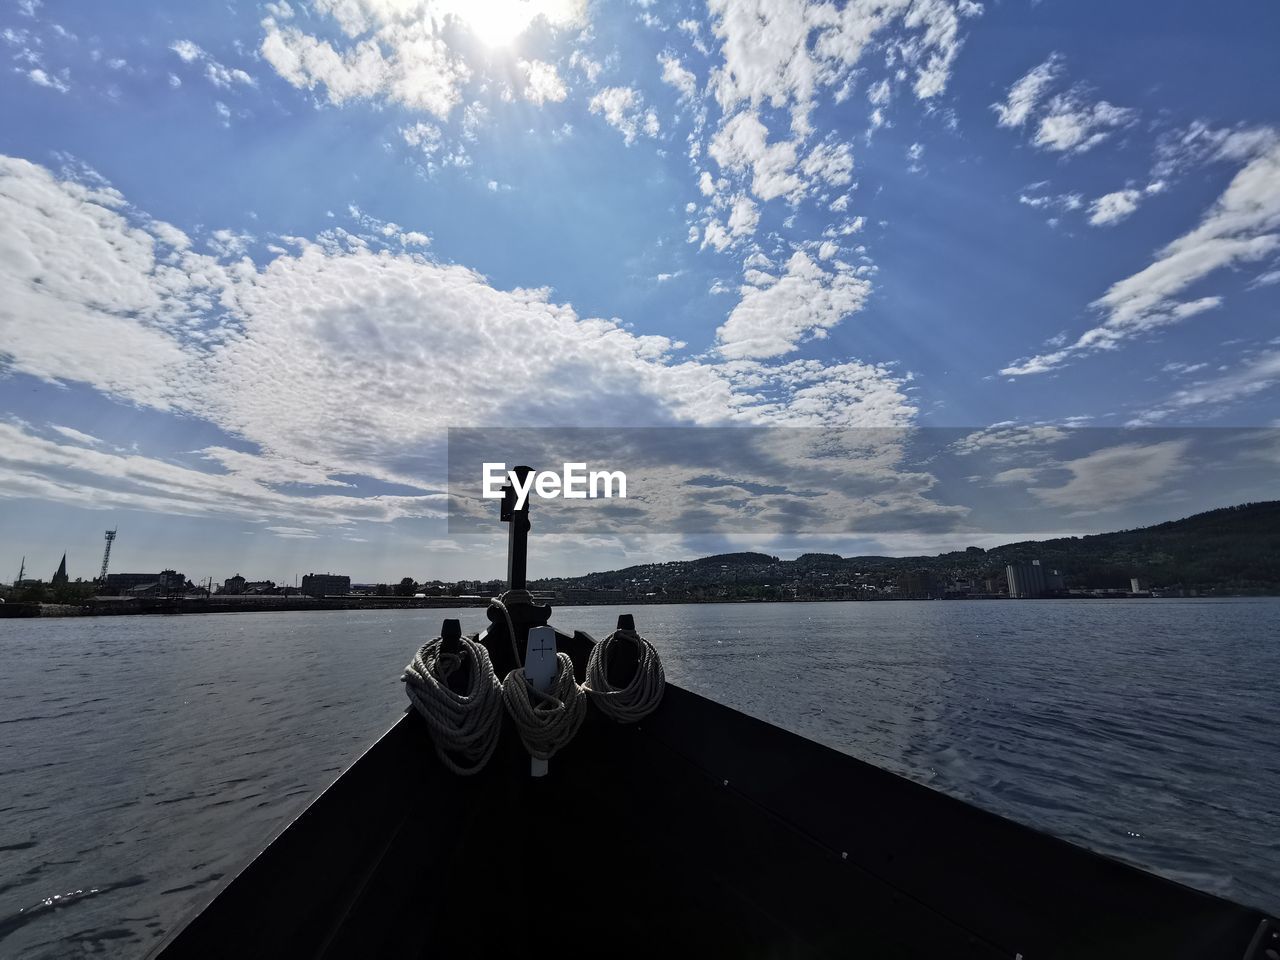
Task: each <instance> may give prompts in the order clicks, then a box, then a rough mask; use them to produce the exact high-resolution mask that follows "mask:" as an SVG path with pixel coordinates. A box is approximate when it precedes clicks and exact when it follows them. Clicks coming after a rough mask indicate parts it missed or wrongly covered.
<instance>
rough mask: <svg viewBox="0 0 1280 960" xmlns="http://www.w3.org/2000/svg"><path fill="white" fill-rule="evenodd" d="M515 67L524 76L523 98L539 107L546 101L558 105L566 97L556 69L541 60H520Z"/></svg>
mask: <svg viewBox="0 0 1280 960" xmlns="http://www.w3.org/2000/svg"><path fill="white" fill-rule="evenodd" d="M517 66H518V67H519V69H520V72H521V73H523V74H524V97H525V99H526V100H532V101H533V102H534V103H536V104H538V105H539V106H541V105H542V104H544V103H546V102H547V101H548V100H551V101H554V102H556V103H559V102H560V101H562V100H564V98H565V97H566V96H567V95H568V91H567V90H566V89H565V85H564V81H563V80H561V79H560V74H558V73H556V68H555V66H554V65H552V64H550V63H546V62H544V61H542V60H521V61H520V62H519V63H518V64H517Z"/></svg>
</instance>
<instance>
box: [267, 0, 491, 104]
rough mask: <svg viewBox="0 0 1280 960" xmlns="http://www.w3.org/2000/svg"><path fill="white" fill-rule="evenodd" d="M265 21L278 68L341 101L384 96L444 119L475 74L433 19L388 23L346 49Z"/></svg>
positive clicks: (269, 49)
mask: <svg viewBox="0 0 1280 960" xmlns="http://www.w3.org/2000/svg"><path fill="white" fill-rule="evenodd" d="M263 26H264V29H265V31H266V35H265V36H264V37H263V39H262V44H261V46H260V48H259V50H260V52H261V54H262V56H263V58H264V59H266V61H267V62H268V63H269V64H271V66H272V67H274V68H275V70H276V72H277V73H278V74H280V76H281V77H283V78H284V79H285V80H287V81H288V82H289V83H291V84H293V85H294V86H295V87H299V88H305V89H308V90H314V89H316V88H317V87H320V88H322V89H323V90H324V92H325V95H326V96H327V97H328V99H329V102H330V103H332V104H335V105H338V106H340V105H342V104H344V103H346V102H348V101H350V100H359V99H371V98H375V97H383V98H386V99H387V100H391V101H393V102H396V103H399V104H402V105H404V106H406V107H409V108H411V109H414V110H424V111H427V112H429V113H433V114H435V115H436V116H438V117H440V118H442V119H443V118H445V117H447V116H448V115H449V112H450V111H451V110H452V109H453V107H454V106H456V105H457V104H458V102H459V101H460V100H461V94H460V92H459V88H460V86H461V85H462V84H463V83H464V82H465V81H466V80H467V78H468V77H469V76H470V75H471V71H470V69H469V68H468V67H467V66H466V65H465V64H464V63H463V62H462V61H461V60H460V59H458V58H457V57H456V56H454V55H453V54H452V53H450V51H449V48H448V46H447V45H446V44H445V42H444V40H442V39H441V38H440V37H439V36H437V35H436V34H435V31H434V30H433V28H432V26H431V25H430V22H428V21H423V22H419V23H406V24H401V23H398V22H396V23H391V24H387V25H386V26H384V27H383V28H382V29H381V30H379V32H378V33H377V35H375V36H373V37H368V38H366V39H364V40H361V41H360V42H358V43H355V44H353V45H351V46H349V47H348V48H347V49H345V50H342V51H339V50H338V49H336V48H335V47H334V45H333V44H332V43H330V42H329V41H328V40H322V39H319V38H317V37H315V36H312V35H310V34H306V33H303V32H302V31H301V30H299V29H298V28H297V27H293V26H281V25H279V24H278V23H277V22H276V21H275V20H273V19H271V18H267V19H266V20H265V21H263Z"/></svg>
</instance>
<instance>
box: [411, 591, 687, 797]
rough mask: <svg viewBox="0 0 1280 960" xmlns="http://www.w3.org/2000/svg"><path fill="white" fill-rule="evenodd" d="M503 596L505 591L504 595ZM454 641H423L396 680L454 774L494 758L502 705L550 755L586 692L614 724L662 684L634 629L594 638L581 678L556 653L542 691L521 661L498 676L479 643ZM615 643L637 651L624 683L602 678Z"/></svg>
mask: <svg viewBox="0 0 1280 960" xmlns="http://www.w3.org/2000/svg"><path fill="white" fill-rule="evenodd" d="M512 593H515V591H512ZM509 596H511V594H510V593H508V594H504V595H503V599H505V598H507V597H509ZM503 599H496V600H494V601H493V605H494V606H495V607H497V608H498V610H499V611H500V612H501V613H502V616H503V618H504V619H505V620H506V627H507V637H508V638H509V639H510V641H511V651H512V654H513V655H514V658H515V662H516V663H517V664H520V663H522V662H523V659H524V658H523V657H521V656H520V651H519V649H518V647H517V645H516V641H515V626H514V624H512V622H511V614H510V612H509V611H508V610H507V605H506V604H505V603H504V602H503ZM513 599H518V598H513ZM459 642H460V643H461V645H462V649H461V650H460V651H459V652H457V653H446V652H444V641H443V640H442V639H441V638H439V637H437V638H436V639H434V640H430V641H428V642H427V643H425V644H423V645H422V648H421V649H420V650H419V651H418V653H417V655H416V656H415V657H414V658H413V661H412V662H411V663H410V664H409V665H408V666H407V667H405V670H404V676H403V677H402V679H403V680H404V682H405V691H406V692H407V693H408V695H409V700H410V701H411V702H412V703H413V706H414V708H415V709H416V710H417V711H418V713H419V714H421V715H422V718H423V719H424V720H425V721H426V722H427V726H428V728H429V729H430V731H431V740H432V743H433V744H434V746H435V751H436V754H437V755H438V756H439V757H440V760H441V762H442V763H444V765H445V766H446V767H448V768H449V769H450V770H452V771H453V772H454V773H456V774H459V775H461V776H469V775H471V774H473V773H477V772H479V771H480V770H481V769H482V768H483V767H484V765H485V764H486V763H488V762H489V758H490V757H492V756H493V751H494V749H495V748H496V747H497V745H498V735H499V733H500V732H501V730H502V715H501V714H502V706H503V705H505V706H506V710H507V713H509V714H510V715H511V720H512V722H513V723H514V724H515V726H516V732H517V733H518V734H519V735H520V741H521V742H522V743H523V744H524V746H525V749H526V750H527V751H528V752H529V755H530V756H533V757H536V758H537V759H539V760H550V759H551V758H552V757H553V756H555V754H556V753H557V752H558V751H559V750H560V749H561V748H563V747H564V746H565V745H566V744H567V743H569V741H570V740H572V739H573V738H574V736H575V735H576V734H577V732H578V729H579V728H580V727H581V726H582V721H583V719H584V718H585V717H586V714H587V699H588V697H590V699H591V700H592V701H594V703H595V705H596V706H597V707H598V708H599V709H600V712H601V713H603V714H604V715H605V716H607V717H609V718H610V719H612V720H614V721H616V722H617V723H635V722H637V721H639V720H642V719H644V718H645V717H647V716H648V715H649V714H651V713H652V712H653V711H654V710H656V709H657V707H658V704H659V703H661V702H662V694H663V691H664V690H665V688H666V676H665V674H664V673H663V670H662V660H661V658H660V657H659V656H658V651H657V650H655V649H654V647H653V644H651V643H650V642H649V641H648V640H646V639H645V638H644V637H642V636H640V635H639V634H638V633H636V632H635V631H634V630H615V631H614V632H613V633H611V634H609V636H607V637H605V638H604V639H603V640H601V641H599V642H598V643H596V642H595V641H594V639H593V646H592V648H591V655H590V657H589V658H588V660H587V682H586V683H585V684H579V683H578V682H577V681H576V680H575V679H574V676H573V661H572V660H571V659H570V658H569V655H568V654H567V653H557V654H556V661H557V667H556V676H555V680H554V682H553V684H552V688H551V690H550V691H549V692H546V693H543V692H542V691H541V690H537V689H535V688H534V687H533V685H532V684H531V683H530V682H529V680H528V678H527V677H526V676H525V672H524V667H522V666H517V667H516V668H515V669H513V670H512V671H511V672H510V673H508V674H507V676H506V678H505V679H504V680H503V681H502V682H499V681H498V677H497V675H496V674H495V673H494V670H493V663H492V661H490V659H489V651H488V650H487V649H485V646H484V644H482V643H480V642H479V641H478V640H473V639H470V638H468V637H463V638H462V639H461V640H460V641H459ZM618 643H634V644H635V645H636V646H637V647H638V652H639V657H638V661H637V665H636V673H635V676H634V677H633V678H632V679H631V682H630V683H628V684H627V685H626V686H625V687H615V686H614V685H613V684H611V683H610V682H609V675H608V673H609V655H610V652H611V651H612V650H613V649H614V648H615V645H616V644H618ZM468 657H470V658H471V673H470V676H469V678H468V683H467V690H466V692H465V693H455V692H454V691H453V690H452V689H450V687H449V685H448V681H449V678H450V677H451V676H452V675H453V674H454V673H455V672H456V671H457V670H458V669H459V668H460V667H462V665H463V663H464V662H466V658H468Z"/></svg>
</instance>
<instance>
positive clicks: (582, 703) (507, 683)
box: [493, 590, 587, 760]
mask: <svg viewBox="0 0 1280 960" xmlns="http://www.w3.org/2000/svg"><path fill="white" fill-rule="evenodd" d="M513 594H526V591H514V590H513V591H508V592H507V593H504V594H503V595H502V597H501V598H499V599H495V600H494V601H493V605H494V606H495V607H497V608H498V610H499V611H501V613H502V616H503V619H505V620H506V625H507V636H508V637H509V638H510V639H511V652H512V654H513V655H514V656H515V662H516V663H517V664H520V663H523V661H524V658H523V657H521V656H520V650H519V648H518V647H517V646H516V632H515V625H514V624H513V623H512V622H511V612H510V611H509V610H507V605H506V603H504V602H503V601H504V600H506V599H507V598H508V597H512V596H513ZM516 599H519V598H518V597H517V598H516ZM502 700H503V702H504V703H505V704H506V706H507V713H509V714H510V715H511V719H512V721H513V722H514V723H515V725H516V732H517V733H518V734H519V735H520V741H521V743H523V744H524V747H525V749H526V750H528V751H529V756H531V757H536V758H537V759H539V760H550V759H551V758H552V757H553V756H555V755H556V753H557V752H558V751H560V750H561V749H562V748H563V747H564V746H565V745H566V744H567V743H568V742H569V741H570V740H572V739H573V738H574V736H575V735H576V734H577V732H578V728H579V727H581V726H582V720H583V718H584V717H585V716H586V715H587V698H586V695H585V692H584V691H583V688H582V687H580V686H579V685H578V682H577V680H575V679H574V676H573V661H572V660H571V659H570V658H569V655H568V654H567V653H557V654H556V677H555V681H554V682H553V683H552V685H551V690H550V692H549V693H543V692H542V691H541V690H537V689H535V688H534V686H533V685H532V684H531V683H529V680H528V678H527V677H525V674H524V668H523V667H521V666H517V667H516V668H515V669H514V670H512V671H511V672H510V673H508V674H507V676H506V678H505V679H504V680H503V681H502Z"/></svg>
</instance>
